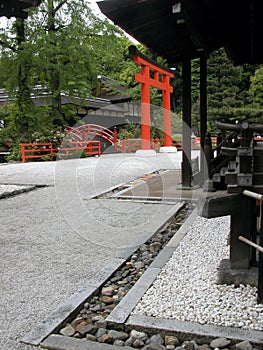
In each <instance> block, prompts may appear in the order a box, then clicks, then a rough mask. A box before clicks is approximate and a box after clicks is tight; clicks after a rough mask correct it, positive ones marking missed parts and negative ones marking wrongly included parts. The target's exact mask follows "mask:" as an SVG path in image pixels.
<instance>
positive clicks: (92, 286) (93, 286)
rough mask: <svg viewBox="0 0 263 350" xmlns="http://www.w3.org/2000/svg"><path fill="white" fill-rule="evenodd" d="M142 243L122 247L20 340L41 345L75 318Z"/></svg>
mask: <svg viewBox="0 0 263 350" xmlns="http://www.w3.org/2000/svg"><path fill="white" fill-rule="evenodd" d="M184 204H185V203H184V202H182V203H177V204H175V205H173V206H172V207H171V209H170V210H169V211H168V213H167V215H166V217H165V218H164V221H162V222H161V224H160V226H159V227H158V228H157V230H156V231H155V232H146V233H145V234H144V235H143V241H144V242H146V241H147V240H148V239H150V238H151V237H152V236H153V235H155V234H156V233H157V232H158V231H160V230H162V229H163V228H164V227H165V225H166V224H167V223H168V222H169V220H170V219H171V218H172V217H173V216H174V215H175V214H176V213H177V212H178V211H179V210H180V209H181V208H182V207H183V205H184ZM180 229H181V228H180ZM139 242H140V243H139ZM141 244H143V242H141V239H139V238H138V239H137V241H135V242H134V245H133V246H132V247H128V248H126V249H122V250H121V251H120V252H119V253H117V254H116V256H115V258H113V259H112V260H111V261H110V262H109V263H108V264H107V265H106V266H104V267H103V268H102V269H101V270H100V274H99V276H100V278H99V279H96V280H95V279H90V280H88V281H87V285H86V287H85V288H83V289H81V290H79V291H78V292H76V293H75V294H73V295H72V296H71V297H70V298H69V299H68V300H67V301H66V302H65V303H64V304H62V305H61V306H59V307H58V308H57V309H56V310H55V311H54V312H52V313H51V314H50V315H49V316H48V317H46V318H45V319H44V320H43V321H42V322H41V323H39V324H38V325H37V326H36V327H35V328H33V329H32V330H31V331H30V332H29V333H27V334H26V335H25V336H24V337H23V338H22V339H20V340H19V341H20V342H22V343H25V344H28V345H34V346H39V345H40V344H41V343H42V342H43V341H44V339H46V338H47V337H49V336H50V334H51V333H54V332H56V331H57V330H58V329H59V328H60V327H62V326H63V325H65V324H66V323H67V321H68V320H69V319H71V318H73V317H74V316H75V315H76V314H77V313H78V312H79V310H81V308H83V305H84V304H85V302H86V301H87V299H88V298H90V297H92V296H93V295H94V294H96V292H97V291H98V289H99V288H100V287H101V286H102V285H103V284H104V283H105V282H106V281H107V280H108V279H109V278H110V277H111V275H113V273H114V272H115V271H116V270H118V269H119V268H120V267H121V266H122V265H123V264H124V263H125V261H126V260H127V259H128V258H129V257H130V256H131V255H132V254H133V253H134V252H135V251H136V250H137V249H138V247H139V246H140V245H141ZM142 277H143V276H142ZM142 277H141V278H142ZM127 295H128V294H127ZM124 299H125V298H124ZM64 338H65V337H64ZM96 344H98V343H96Z"/></svg>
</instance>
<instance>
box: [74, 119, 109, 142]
mask: <svg viewBox="0 0 263 350" xmlns="http://www.w3.org/2000/svg"><path fill="white" fill-rule="evenodd" d="M68 132H69V133H68V135H69V136H73V137H76V139H77V140H79V141H86V140H87V135H95V136H99V137H101V138H103V139H104V140H106V141H108V142H109V143H111V144H112V145H114V142H115V141H116V132H114V131H111V130H110V129H107V128H105V127H103V126H101V125H96V124H85V125H81V126H78V127H77V128H71V129H69V131H68Z"/></svg>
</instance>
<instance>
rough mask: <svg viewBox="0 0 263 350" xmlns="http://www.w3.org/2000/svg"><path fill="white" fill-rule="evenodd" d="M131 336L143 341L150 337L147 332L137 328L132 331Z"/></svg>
mask: <svg viewBox="0 0 263 350" xmlns="http://www.w3.org/2000/svg"><path fill="white" fill-rule="evenodd" d="M130 336H131V337H132V338H134V339H139V340H141V341H143V342H144V341H145V340H146V339H147V338H148V336H147V334H145V333H144V332H138V331H136V330H135V329H133V330H132V331H131V333H130Z"/></svg>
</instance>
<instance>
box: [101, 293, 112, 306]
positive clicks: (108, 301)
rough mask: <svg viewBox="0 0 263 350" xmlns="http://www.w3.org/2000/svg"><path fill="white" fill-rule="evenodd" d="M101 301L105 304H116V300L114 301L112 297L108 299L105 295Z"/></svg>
mask: <svg viewBox="0 0 263 350" xmlns="http://www.w3.org/2000/svg"><path fill="white" fill-rule="evenodd" d="M101 300H102V302H103V303H105V304H112V303H114V299H113V298H112V297H108V296H106V295H103V296H102V297H101Z"/></svg>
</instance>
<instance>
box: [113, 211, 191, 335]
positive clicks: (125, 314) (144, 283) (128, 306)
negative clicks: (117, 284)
mask: <svg viewBox="0 0 263 350" xmlns="http://www.w3.org/2000/svg"><path fill="white" fill-rule="evenodd" d="M196 217H197V209H194V211H193V212H192V213H191V215H190V216H189V217H188V218H187V219H186V221H185V223H184V224H183V225H182V226H181V228H180V229H179V230H178V231H177V233H176V234H175V236H174V237H173V238H172V239H171V240H170V242H169V243H168V244H167V245H166V246H165V247H164V249H162V251H161V252H160V253H159V254H158V255H157V257H156V258H155V259H154V261H153V262H152V263H151V265H150V266H149V267H148V269H147V270H146V271H145V273H144V274H143V275H142V276H141V278H140V279H139V280H138V281H137V283H136V284H135V285H134V287H133V288H132V289H131V290H130V291H129V293H127V295H126V296H125V298H123V299H122V301H121V302H120V303H119V304H118V305H117V306H116V307H115V309H114V310H113V311H112V313H111V314H110V315H109V317H107V318H106V321H107V322H108V323H109V324H110V325H114V327H116V328H123V327H124V326H125V325H124V324H125V322H126V321H127V320H128V318H129V316H130V314H131V312H132V310H133V309H134V308H135V306H136V305H137V304H138V302H139V301H140V299H141V298H142V296H143V295H144V294H145V292H146V291H147V289H148V288H149V287H150V286H151V284H152V283H153V282H154V280H155V278H156V277H157V275H158V274H159V273H160V271H161V269H162V268H163V267H164V265H165V264H166V263H167V262H168V260H169V259H170V258H171V256H172V254H173V253H174V251H175V249H176V247H177V246H178V245H179V244H180V240H181V239H182V238H183V237H184V236H185V235H186V232H187V231H188V229H189V227H190V225H191V224H192V223H193V222H194V220H195V219H196ZM173 240H174V241H173ZM172 241H173V242H172ZM122 324H123V326H122Z"/></svg>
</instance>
